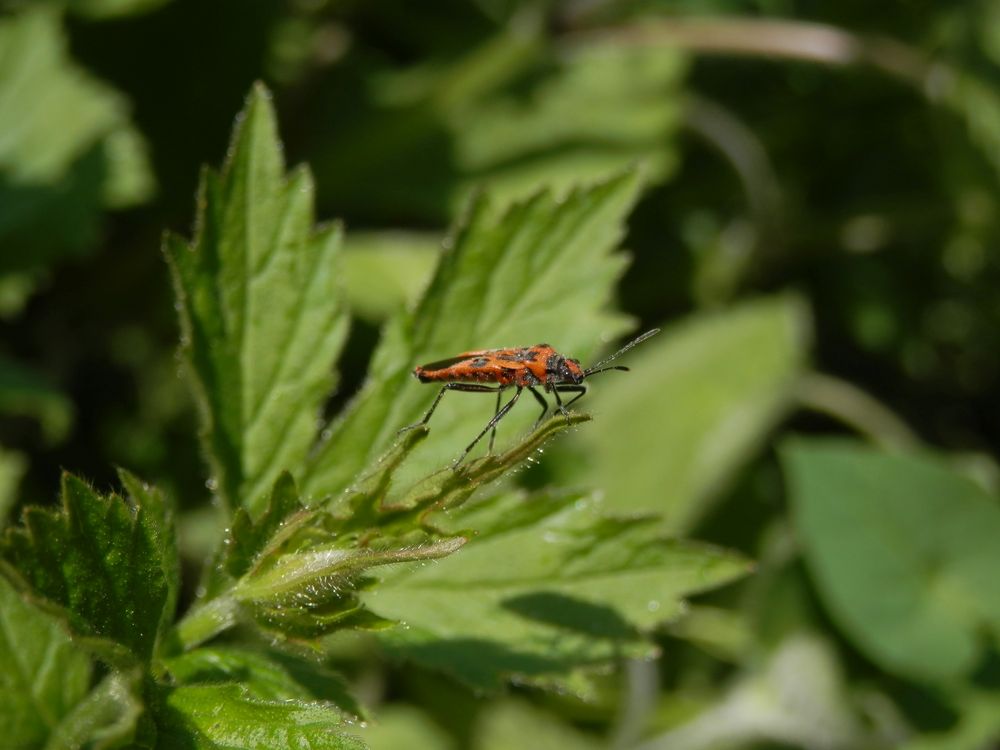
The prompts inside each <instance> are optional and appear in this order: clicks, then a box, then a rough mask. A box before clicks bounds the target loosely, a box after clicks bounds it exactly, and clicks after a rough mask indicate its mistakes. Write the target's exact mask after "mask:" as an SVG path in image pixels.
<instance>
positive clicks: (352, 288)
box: [343, 232, 441, 321]
mask: <svg viewBox="0 0 1000 750" xmlns="http://www.w3.org/2000/svg"><path fill="white" fill-rule="evenodd" d="M440 251H441V238H440V237H439V236H437V235H434V234H415V233H403V232H378V233H375V232H368V233H357V232H354V233H351V234H350V235H348V236H347V238H346V240H345V243H344V261H343V262H344V291H345V293H346V295H347V303H348V305H350V307H351V311H352V312H353V313H355V314H356V315H358V316H360V317H362V318H365V319H367V320H370V321H381V320H383V319H385V318H387V317H389V316H390V315H391V314H393V313H396V312H398V311H400V310H402V309H404V308H405V307H407V306H409V305H410V303H412V302H415V301H416V300H417V298H418V297H419V296H420V293H421V292H422V291H423V289H424V287H425V286H427V282H428V281H430V278H431V275H432V274H433V273H434V266H435V264H436V263H437V259H438V254H439V253H440Z"/></svg>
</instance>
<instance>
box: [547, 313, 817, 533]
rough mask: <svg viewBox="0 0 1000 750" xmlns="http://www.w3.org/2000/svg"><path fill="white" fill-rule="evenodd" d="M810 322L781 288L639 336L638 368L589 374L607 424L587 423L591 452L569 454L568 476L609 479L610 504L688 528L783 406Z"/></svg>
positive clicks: (595, 403)
mask: <svg viewBox="0 0 1000 750" xmlns="http://www.w3.org/2000/svg"><path fill="white" fill-rule="evenodd" d="M805 328H806V322H805V312H804V310H803V309H802V305H801V303H799V302H798V301H797V299H796V298H794V297H778V298H774V299H766V300H760V301H756V302H752V303H746V304H743V305H741V306H739V307H736V308H734V309H732V310H730V311H727V312H724V313H717V314H711V315H706V316H698V317H695V318H692V319H690V320H688V321H686V322H685V323H682V324H681V325H680V326H679V327H677V328H675V329H674V330H672V331H666V332H664V333H661V334H660V335H659V336H657V337H656V338H655V339H653V340H651V341H649V342H648V343H644V344H643V345H642V346H640V347H639V348H637V349H636V350H635V351H634V352H632V353H630V354H629V358H628V366H629V367H630V368H631V372H629V373H627V374H618V373H608V374H607V375H603V376H602V377H605V378H607V380H606V381H602V382H600V383H595V384H594V385H593V387H592V389H593V394H592V397H591V396H588V401H589V403H588V406H587V408H588V410H591V411H592V413H593V414H595V415H596V416H597V419H598V420H599V422H600V429H594V430H585V431H583V432H581V433H580V435H579V442H580V444H581V445H582V447H583V448H584V449H585V450H586V455H587V460H585V461H572V462H569V461H566V462H564V463H563V467H564V472H565V473H566V474H567V477H566V478H567V479H568V480H571V481H573V482H575V483H580V484H585V485H590V486H597V487H600V488H601V489H603V490H604V491H605V493H606V496H607V498H608V508H609V510H611V511H615V512H635V511H645V512H654V513H658V514H661V515H662V516H663V519H664V524H665V526H666V527H667V528H668V529H670V530H671V531H673V532H681V531H684V530H687V529H689V528H691V526H692V524H693V523H694V522H695V521H696V520H697V519H698V518H699V517H701V516H702V515H703V514H704V513H705V511H706V509H707V508H708V506H709V503H710V501H711V500H712V499H713V497H714V496H716V495H717V494H718V492H719V490H720V489H721V488H722V487H723V486H724V484H725V482H726V481H727V480H729V479H730V478H731V477H732V475H733V474H734V473H735V472H736V470H737V469H739V467H740V466H742V465H743V464H744V463H745V462H746V460H747V459H748V458H749V457H750V456H751V455H752V453H753V452H754V451H756V450H759V448H760V445H761V443H762V441H763V439H764V436H765V435H766V434H767V431H768V430H769V429H771V427H772V426H773V425H774V423H775V422H776V420H777V419H778V418H779V417H780V416H781V415H782V414H783V413H784V411H785V408H786V404H787V402H788V399H789V395H790V388H791V386H792V385H793V384H794V382H795V379H796V376H797V375H798V373H799V371H800V369H801V367H802V364H803V359H804V356H805V338H806V337H805V336H804V330H805ZM570 472H572V474H571V476H570V475H569V473H570Z"/></svg>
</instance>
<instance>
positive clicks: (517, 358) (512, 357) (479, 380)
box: [400, 328, 660, 466]
mask: <svg viewBox="0 0 1000 750" xmlns="http://www.w3.org/2000/svg"><path fill="white" fill-rule="evenodd" d="M659 332H660V329H659V328H654V329H653V330H651V331H646V333H644V334H642V335H641V336H639V337H638V338H636V339H633V340H632V341H630V342H629V343H627V344H626V345H625V346H623V347H622V348H621V349H619V350H618V351H617V352H615V353H614V354H612V355H611V356H610V357H606V358H604V359H602V360H601V361H600V362H598V363H597V364H595V365H592V366H591V367H588V368H587V369H583V368H582V367H581V366H580V361H579V360H577V359H568V358H567V357H564V356H563V355H561V354H560V353H559V352H557V351H556V350H555V349H553V348H552V347H551V346H549V345H548V344H536V345H535V346H529V347H525V348H523V349H482V350H479V351H474V352H465V353H463V354H459V355H458V356H457V357H451V358H450V359H442V360H440V361H438V362H431V363H429V364H426V365H420V366H419V367H416V368H414V370H413V374H414V376H416V378H417V379H418V380H419V381H420V382H421V383H435V382H437V383H444V384H445V386H444V387H443V388H442V389H441V390H440V391H438V395H437V398H435V399H434V403H432V404H431V408H430V409H428V410H427V413H426V414H424V418H423V419H421V420H420V421H419V422H417V423H416V424H411V425H409V426H408V427H404V428H403V429H402V430H400V432H405V431H406V430H412V429H413V428H415V427H420V426H422V425H425V424H427V422H428V421H430V418H431V415H432V414H433V413H434V410H435V409H437V407H438V404H439V403H441V398H442V397H443V396H444V394H445V393H447V392H448V391H462V392H465V393H496V394H497V406H496V411H495V413H494V414H493V418H492V419H491V420H490V421H489V422H488V423H487V425H486V427H484V428H483V431H482V432H480V433H479V434H478V435H476V439H475V440H473V441H472V442H471V443H469V445H468V447H466V449H465V451H464V452H463V453H462V455H461V456H459V457H458V459H457V460H456V461H455V464H454V465H455V466H457V465H458V464H459V463H461V462H462V460H463V459H464V458H465V457H466V456H468V455H469V452H470V451H471V450H472V449H473V448H474V447H475V446H476V443H478V442H479V441H480V440H482V439H483V437H484V436H485V435H486V433H487V432H489V433H490V447H489V451H490V453H492V452H493V442H494V440H496V434H497V423H498V422H500V420H501V419H503V418H504V417H505V416H507V414H508V413H509V412H510V410H511V409H512V408H514V404H516V403H517V400H518V399H519V398H520V397H521V393H522V392H523V391H524V390H527V391H528V392H530V393H531V395H532V396H534V397H535V400H536V401H537V402H538V404H539V406H541V407H542V413H541V414H539V415H538V419H537V421H536V422H535V424H536V425H537V424H538V423H539V422H541V421H542V419H543V418H544V417H545V415H546V413H548V410H549V404H548V402H547V401H546V400H545V399H544V398H543V397H542V394H541V393H539V392H538V390H537V388H539V387H540V388H542V389H544V390H545V392H546V393H551V394H552V395H553V396H554V397H555V400H556V408H557V409H558V410H559V412H560V413H561V414H563V415H565V414H567V411H566V407H568V406H570V405H571V404H573V403H574V402H575V401H576V400H577V399H579V398H581V397H582V396H583V394H585V393H586V392H587V386H585V385H584V384H583V381H584V380H586V379H587V378H589V377H590V376H591V375H596V374H597V373H599V372H607V371H608V370H623V371H626V372H627V371H628V368H627V367H623V366H621V365H611V366H606V365H607V364H608V363H609V362H611V361H613V360H615V359H618V357H620V356H621V355H623V354H624V353H625V352H627V351H628V350H629V349H631V348H632V347H634V346H637V345H639V344H641V343H642V342H643V341H645V340H646V339H648V338H649V337H651V336H655V335H656V334H657V333H659ZM485 383H493V384H494V385H485ZM511 387H513V388H514V395H513V396H512V397H511V399H510V400H509V401H508V402H507V403H506V404H504V405H503V406H502V407H501V406H500V403H501V401H502V394H503V392H504V391H506V390H507V389H508V388H511ZM563 393H573V394H576V395H574V396H573V398H571V399H570V400H569V401H567V402H566V403H565V404H564V403H563V400H562V398H561V396H560V394H563Z"/></svg>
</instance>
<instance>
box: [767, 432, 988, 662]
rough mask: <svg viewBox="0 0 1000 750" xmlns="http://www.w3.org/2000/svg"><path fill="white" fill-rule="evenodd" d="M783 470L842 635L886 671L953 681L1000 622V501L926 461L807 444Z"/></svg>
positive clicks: (798, 446)
mask: <svg viewBox="0 0 1000 750" xmlns="http://www.w3.org/2000/svg"><path fill="white" fill-rule="evenodd" d="M783 458H784V466H785V472H786V475H787V480H788V485H789V489H790V495H791V497H792V501H793V502H794V507H795V517H796V525H797V527H798V530H799V535H800V537H801V540H802V545H803V551H804V552H805V557H806V562H807V563H808V564H809V569H810V571H811V572H812V575H813V578H814V579H815V582H816V586H817V588H818V589H819V593H820V596H821V597H822V599H823V602H824V604H825V605H826V607H827V609H828V610H829V612H830V614H831V615H832V616H833V618H834V620H835V621H836V622H837V624H838V625H839V626H840V627H841V628H842V629H843V631H844V633H845V634H846V635H847V636H848V637H849V638H851V640H852V641H853V643H854V644H855V645H857V646H858V648H860V649H861V650H862V651H863V652H864V653H865V654H866V655H867V656H868V657H870V658H871V659H872V660H874V661H875V662H876V663H877V664H879V665H880V666H881V667H883V668H884V669H886V670H888V671H890V672H893V673H896V674H900V675H906V676H910V677H913V678H915V679H931V678H938V679H941V678H954V677H958V676H960V675H963V674H967V673H968V672H969V671H970V670H971V669H972V668H973V667H975V666H976V664H977V662H978V661H979V659H980V657H981V655H982V652H983V647H984V644H983V635H984V631H986V630H992V631H993V632H994V633H995V632H997V628H998V627H1000V578H998V577H997V575H996V571H997V570H998V567H1000V547H998V546H997V544H996V540H997V539H998V538H1000V505H998V503H997V498H996V497H993V496H992V495H990V494H988V493H987V492H986V491H985V490H984V489H983V488H982V487H980V486H979V485H978V484H976V483H974V482H973V481H972V480H970V479H968V478H967V477H965V476H964V475H961V474H958V473H956V472H955V471H953V470H951V469H949V468H948V467H946V466H945V465H944V464H943V463H942V462H941V461H940V460H939V459H936V458H935V457H933V456H931V455H927V456H903V455H888V454H882V453H879V452H878V451H875V450H873V449H870V448H867V447H865V446H863V445H860V444H851V443H847V442H839V443H838V442H830V441H806V440H798V441H795V442H792V443H789V444H788V445H787V446H786V449H785V451H784V456H783Z"/></svg>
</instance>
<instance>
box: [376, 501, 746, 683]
mask: <svg viewBox="0 0 1000 750" xmlns="http://www.w3.org/2000/svg"><path fill="white" fill-rule="evenodd" d="M592 502H593V501H592V500H590V499H588V498H587V497H586V496H583V495H579V494H564V495H548V494H544V493H542V494H538V495H529V496H520V495H514V496H499V497H496V498H494V499H492V500H490V501H486V502H480V503H474V504H473V505H472V506H470V507H468V508H467V509H463V511H462V512H459V513H450V514H448V515H447V518H442V519H440V522H441V523H442V524H445V525H447V526H448V527H453V528H455V529H457V528H460V527H461V528H474V529H477V530H478V531H479V534H478V535H477V536H475V537H473V538H472V540H471V541H470V542H469V543H468V544H467V545H466V547H465V548H464V549H463V550H462V551H461V552H460V553H459V554H456V555H453V556H450V557H448V558H445V559H442V560H438V561H437V562H434V563H431V564H428V565H426V566H421V567H413V566H409V567H406V568H404V569H402V570H400V571H395V572H389V573H387V574H385V575H384V576H383V577H382V580H381V581H380V582H379V583H378V584H377V585H374V586H372V587H371V588H370V589H368V590H366V591H364V592H362V594H361V596H362V599H363V601H364V602H365V603H366V604H367V605H368V606H369V607H370V608H371V609H372V610H374V611H375V612H377V613H378V614H380V615H383V616H385V617H389V618H391V619H394V620H398V621H400V622H401V623H403V626H402V627H399V628H395V629H393V630H390V631H387V632H386V633H385V634H384V635H383V636H381V637H382V640H383V641H384V643H385V645H386V647H387V648H388V650H389V651H390V653H393V654H396V655H398V656H404V657H406V658H408V659H413V660H415V661H417V662H419V663H422V664H425V665H428V666H432V667H435V668H437V669H441V670H443V671H446V672H449V673H451V674H452V675H454V676H456V677H459V678H461V679H462V680H464V681H466V682H468V683H470V684H472V685H475V686H477V687H479V688H481V689H491V688H496V687H498V686H499V685H500V684H502V681H503V680H505V679H507V678H509V677H515V676H516V677H538V676H544V675H547V674H558V673H564V672H567V671H569V670H571V669H573V668H575V667H579V666H584V665H600V664H603V663H606V662H607V661H608V660H610V659H614V658H618V657H621V656H626V655H633V656H640V655H644V656H649V655H651V654H652V653H654V652H655V649H654V648H653V646H652V644H650V643H649V642H647V641H646V640H645V639H644V638H643V633H644V632H645V631H648V630H649V629H650V628H653V627H654V626H656V625H657V624H659V623H661V622H665V621H669V620H671V619H674V618H676V617H677V616H678V615H679V614H680V613H681V611H682V606H683V604H682V600H683V597H685V596H688V595H691V594H694V593H697V592H699V591H704V590H707V589H710V588H713V587H716V586H719V585H721V584H723V583H726V582H727V581H730V580H733V579H734V578H737V577H739V576H741V575H743V574H745V573H746V572H747V563H746V561H745V560H743V559H741V558H739V557H738V556H736V555H734V554H730V553H726V552H723V551H721V550H717V549H713V548H710V547H707V546H704V545H698V544H693V543H686V542H679V541H672V540H667V539H664V538H663V537H662V536H660V534H659V532H658V530H657V525H656V523H655V522H652V521H650V520H649V519H631V520H615V519H610V518H602V517H601V516H599V515H597V514H596V513H595V512H594V510H593V508H592V507H591V505H592ZM442 515H444V514H442Z"/></svg>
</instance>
